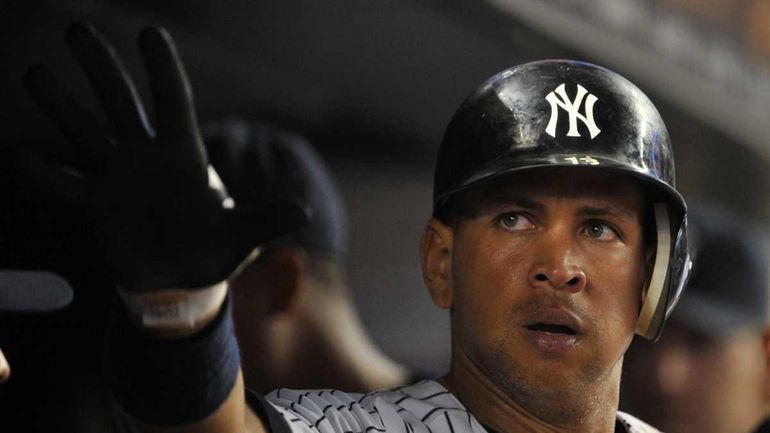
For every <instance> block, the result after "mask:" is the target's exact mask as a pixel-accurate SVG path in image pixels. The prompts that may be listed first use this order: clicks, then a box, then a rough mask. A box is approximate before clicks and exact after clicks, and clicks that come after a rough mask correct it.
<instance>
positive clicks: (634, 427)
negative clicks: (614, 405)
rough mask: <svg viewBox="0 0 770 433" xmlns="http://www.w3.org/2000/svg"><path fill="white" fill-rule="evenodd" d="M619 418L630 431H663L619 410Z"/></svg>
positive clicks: (643, 432)
mask: <svg viewBox="0 0 770 433" xmlns="http://www.w3.org/2000/svg"><path fill="white" fill-rule="evenodd" d="M617 419H618V421H619V422H620V424H622V425H623V427H625V431H626V432H628V433H661V432H660V430H658V429H656V428H655V427H653V426H651V425H649V424H647V423H646V422H644V421H642V420H640V419H639V418H636V417H635V416H633V415H629V414H627V413H625V412H620V411H618V414H617Z"/></svg>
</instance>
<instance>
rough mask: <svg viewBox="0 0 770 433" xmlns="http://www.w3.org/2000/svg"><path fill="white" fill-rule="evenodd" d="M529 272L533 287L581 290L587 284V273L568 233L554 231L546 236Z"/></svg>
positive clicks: (530, 282) (575, 291) (571, 290)
mask: <svg viewBox="0 0 770 433" xmlns="http://www.w3.org/2000/svg"><path fill="white" fill-rule="evenodd" d="M539 244H540V249H539V251H537V252H536V254H537V256H536V257H535V262H534V264H533V266H532V269H531V270H530V272H529V284H530V286H532V287H533V288H552V289H557V290H567V291H570V292H574V293H577V292H580V291H581V290H583V289H584V288H585V285H586V274H585V272H584V271H583V268H582V266H581V264H580V260H579V258H578V257H577V256H576V254H575V248H574V245H573V243H572V240H571V239H570V237H569V235H567V234H566V233H559V232H554V233H553V234H551V235H549V236H547V237H544V238H543V239H542V240H541V242H540V243H539Z"/></svg>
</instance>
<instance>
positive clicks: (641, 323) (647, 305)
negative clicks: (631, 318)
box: [635, 203, 671, 339]
mask: <svg viewBox="0 0 770 433" xmlns="http://www.w3.org/2000/svg"><path fill="white" fill-rule="evenodd" d="M654 208H655V229H656V231H657V233H658V242H657V246H656V252H655V264H654V265H653V268H652V277H651V278H650V285H649V287H647V290H646V293H645V295H644V302H643V303H642V311H641V312H640V313H639V319H638V320H637V322H636V331H635V332H636V333H637V334H639V335H641V336H642V337H645V338H647V339H654V338H655V337H657V334H658V331H659V330H660V326H661V325H662V323H663V319H665V311H663V312H659V311H658V310H659V309H660V308H665V303H663V305H661V302H660V301H661V297H662V296H663V295H664V293H665V290H664V288H665V285H666V277H667V274H668V267H669V266H668V265H669V262H670V261H671V226H670V225H669V219H668V210H667V207H666V204H665V203H655V205H654Z"/></svg>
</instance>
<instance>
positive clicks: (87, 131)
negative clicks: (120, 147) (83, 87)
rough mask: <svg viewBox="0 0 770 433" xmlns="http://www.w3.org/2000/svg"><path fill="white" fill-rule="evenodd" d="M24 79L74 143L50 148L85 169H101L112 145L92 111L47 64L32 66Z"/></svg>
mask: <svg viewBox="0 0 770 433" xmlns="http://www.w3.org/2000/svg"><path fill="white" fill-rule="evenodd" d="M23 82H24V87H25V88H26V89H27V91H28V92H29V93H30V95H31V96H32V99H34V101H35V103H37V105H38V106H39V107H40V108H41V109H42V110H43V112H45V114H46V115H47V116H48V117H49V118H50V119H51V121H52V122H53V123H54V124H55V125H56V126H57V127H58V128H59V130H60V131H61V132H62V133H63V134H64V136H65V137H66V138H67V140H68V142H69V143H70V146H68V147H67V148H66V149H57V148H53V147H52V146H49V148H48V149H47V150H48V151H49V152H51V153H52V154H53V155H54V156H57V157H59V158H61V159H65V160H66V161H67V162H68V163H71V164H72V165H75V166H77V167H78V168H80V169H81V170H83V171H92V170H94V169H96V168H98V167H99V166H100V165H101V164H102V163H103V161H104V159H105V158H106V157H107V154H108V152H109V151H110V147H111V146H110V142H109V139H108V138H107V136H106V135H105V133H104V132H103V131H102V130H101V128H99V127H98V126H97V123H96V121H95V119H94V117H93V116H92V115H91V113H90V112H89V111H88V110H86V109H85V108H83V107H82V106H81V105H80V104H78V103H77V101H76V100H75V98H74V97H72V95H71V94H70V93H69V92H67V91H66V90H65V89H64V88H63V87H62V86H61V85H60V83H59V82H58V80H57V79H56V77H55V76H54V74H53V73H52V72H51V70H50V69H48V68H46V67H45V66H42V65H38V66H33V67H31V68H29V69H28V70H27V72H26V73H25V74H24V79H23Z"/></svg>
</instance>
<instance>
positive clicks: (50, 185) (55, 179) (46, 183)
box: [12, 149, 86, 205]
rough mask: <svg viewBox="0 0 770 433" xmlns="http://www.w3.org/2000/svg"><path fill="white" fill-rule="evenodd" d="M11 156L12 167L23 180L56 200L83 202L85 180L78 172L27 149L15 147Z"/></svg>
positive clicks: (81, 203) (71, 202) (74, 203)
mask: <svg viewBox="0 0 770 433" xmlns="http://www.w3.org/2000/svg"><path fill="white" fill-rule="evenodd" d="M12 158H13V162H14V164H13V165H14V167H15V168H16V169H17V171H18V172H19V174H20V175H21V176H22V177H23V178H24V179H25V180H27V181H28V182H30V183H32V184H35V185H37V186H38V187H40V188H41V189H43V190H44V191H46V192H47V193H48V194H50V195H51V196H53V197H54V198H56V199H57V200H60V201H63V202H65V203H67V204H71V205H83V204H84V203H85V199H86V180H85V178H84V177H83V176H82V175H81V174H80V173H77V172H75V171H74V170H72V169H68V168H66V167H64V166H62V165H61V164H59V163H57V162H54V161H52V160H49V159H44V158H41V157H40V156H38V155H37V154H36V153H34V152H32V151H30V150H28V149H17V150H16V151H15V152H14V154H13V156H12Z"/></svg>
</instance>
